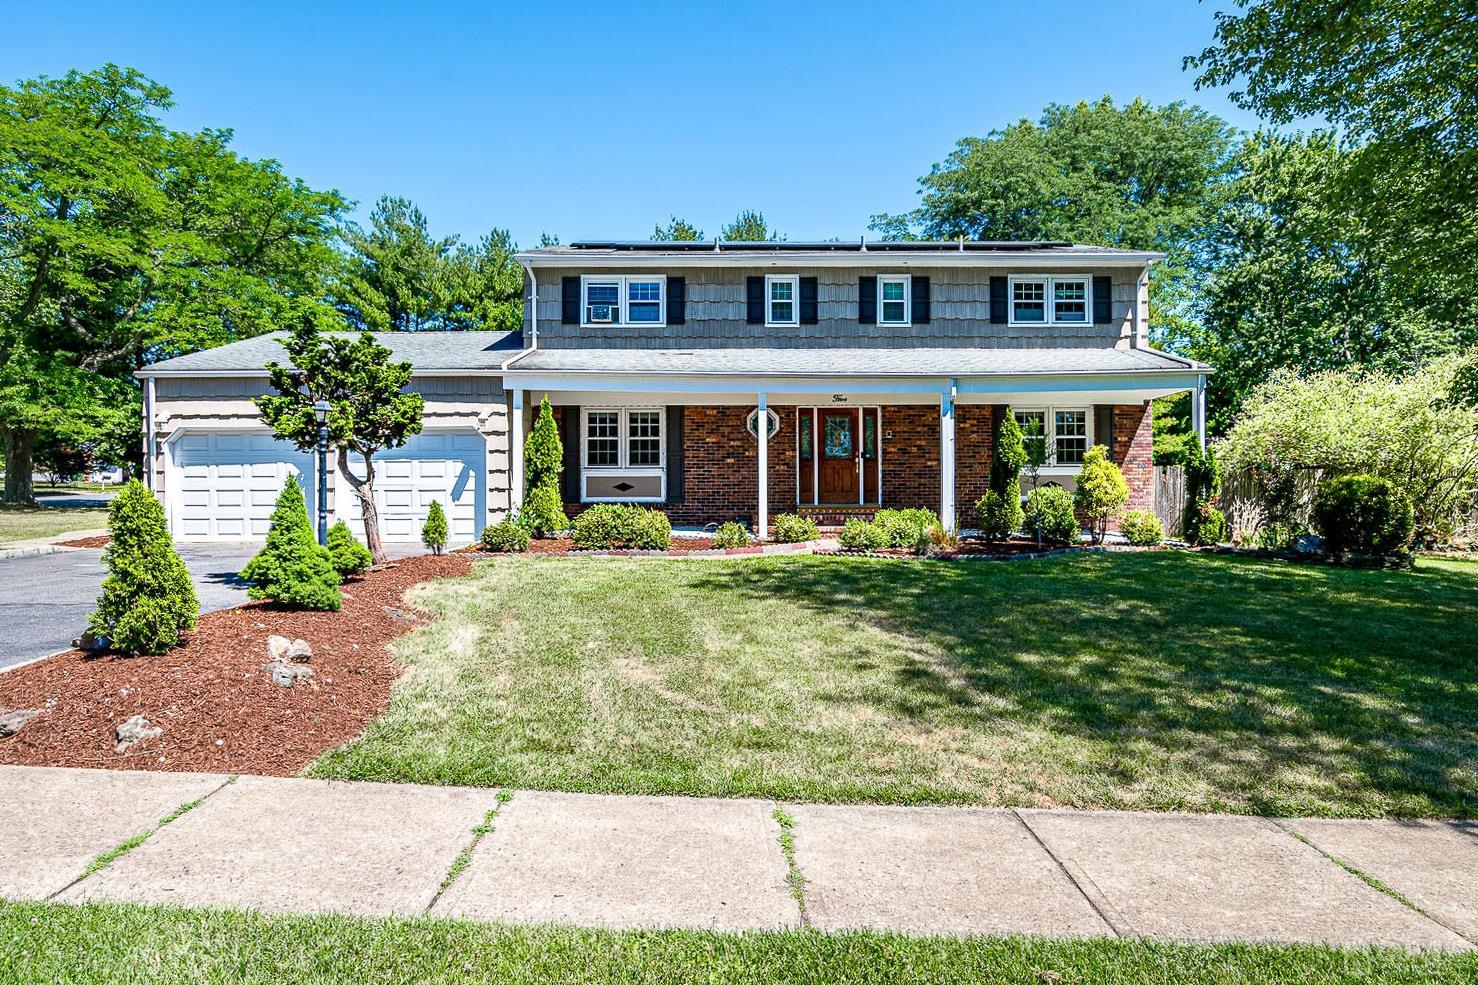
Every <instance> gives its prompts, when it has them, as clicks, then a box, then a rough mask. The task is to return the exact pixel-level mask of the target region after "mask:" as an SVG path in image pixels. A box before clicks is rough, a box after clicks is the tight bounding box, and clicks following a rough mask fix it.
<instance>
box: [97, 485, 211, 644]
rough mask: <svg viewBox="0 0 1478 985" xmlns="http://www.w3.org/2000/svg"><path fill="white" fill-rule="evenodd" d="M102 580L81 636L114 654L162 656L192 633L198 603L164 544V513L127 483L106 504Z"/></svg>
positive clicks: (181, 564) (166, 535)
mask: <svg viewBox="0 0 1478 985" xmlns="http://www.w3.org/2000/svg"><path fill="white" fill-rule="evenodd" d="M108 535H109V537H110V539H109V541H108V547H107V549H106V550H104V551H103V564H104V565H105V566H106V567H107V569H108V577H106V578H104V579H103V591H102V594H101V595H99V596H98V604H97V611H95V612H94V613H93V614H92V617H91V618H90V619H89V620H88V622H87V631H88V632H89V633H91V634H92V635H93V636H94V637H95V638H97V640H98V641H99V642H100V643H102V644H103V645H104V646H106V647H107V648H108V649H110V650H115V651H117V652H118V653H128V654H136V653H163V652H164V651H166V650H169V649H171V648H173V647H175V646H178V645H179V642H180V634H181V633H183V632H186V631H188V630H191V629H194V628H195V618H196V616H198V615H199V614H200V601H199V599H197V598H196V596H195V585H194V583H193V582H191V580H190V572H189V571H188V570H187V569H186V568H185V562H184V561H181V560H180V556H179V554H177V553H175V549H174V545H173V544H172V543H170V539H169V527H168V525H167V524H166V523H165V520H164V509H163V507H161V506H160V505H159V500H157V499H155V498H154V494H153V493H151V492H150V491H149V490H148V489H146V488H145V487H144V484H143V483H142V482H139V481H138V480H137V479H134V480H132V481H131V482H129V483H128V484H127V485H126V486H124V487H123V489H122V490H121V491H120V492H119V493H118V495H117V496H116V497H114V499H113V502H112V503H110V504H109V505H108Z"/></svg>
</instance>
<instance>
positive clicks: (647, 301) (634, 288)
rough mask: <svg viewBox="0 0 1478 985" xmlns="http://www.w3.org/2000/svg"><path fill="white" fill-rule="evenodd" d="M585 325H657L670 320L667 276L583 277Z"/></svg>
mask: <svg viewBox="0 0 1478 985" xmlns="http://www.w3.org/2000/svg"><path fill="white" fill-rule="evenodd" d="M581 284H582V285H583V290H584V293H585V298H584V302H585V303H584V305H583V308H582V310H583V312H584V315H583V317H584V322H583V324H585V325H655V326H657V327H659V328H660V327H661V326H662V325H663V323H665V322H666V320H667V313H666V300H667V278H666V277H663V276H656V275H652V274H647V275H643V276H636V275H623V276H619V277H618V276H614V275H612V276H609V277H606V276H589V277H584V278H581Z"/></svg>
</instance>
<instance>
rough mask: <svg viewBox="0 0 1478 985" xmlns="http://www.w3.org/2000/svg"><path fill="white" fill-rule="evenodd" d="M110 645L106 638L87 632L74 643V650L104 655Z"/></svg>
mask: <svg viewBox="0 0 1478 985" xmlns="http://www.w3.org/2000/svg"><path fill="white" fill-rule="evenodd" d="M110 643H111V641H110V640H109V639H108V638H107V637H106V636H97V635H94V634H93V633H92V632H86V633H83V634H82V635H81V636H79V637H77V638H76V639H75V640H73V641H72V648H73V649H76V650H81V651H82V652H83V653H102V652H103V651H104V650H106V649H107V648H108V646H109V645H110Z"/></svg>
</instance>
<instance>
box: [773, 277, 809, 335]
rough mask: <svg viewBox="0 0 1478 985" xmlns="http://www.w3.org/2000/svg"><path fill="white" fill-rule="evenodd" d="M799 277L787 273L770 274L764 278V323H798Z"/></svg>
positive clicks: (799, 320) (799, 321)
mask: <svg viewBox="0 0 1478 985" xmlns="http://www.w3.org/2000/svg"><path fill="white" fill-rule="evenodd" d="M800 282H801V279H800V278H799V277H797V276H793V275H789V274H779V275H771V276H768V277H766V278H765V324H766V325H799V324H800V323H801V319H800V310H799V306H798V304H797V301H798V300H799V294H800Z"/></svg>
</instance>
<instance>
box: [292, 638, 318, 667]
mask: <svg viewBox="0 0 1478 985" xmlns="http://www.w3.org/2000/svg"><path fill="white" fill-rule="evenodd" d="M312 659H313V648H312V647H311V646H309V645H308V641H307V640H293V641H292V645H291V646H289V647H288V648H287V662H288V663H291V664H305V663H307V662H308V661H310V660H312Z"/></svg>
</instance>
